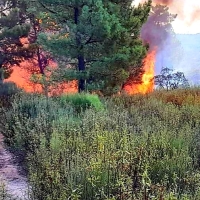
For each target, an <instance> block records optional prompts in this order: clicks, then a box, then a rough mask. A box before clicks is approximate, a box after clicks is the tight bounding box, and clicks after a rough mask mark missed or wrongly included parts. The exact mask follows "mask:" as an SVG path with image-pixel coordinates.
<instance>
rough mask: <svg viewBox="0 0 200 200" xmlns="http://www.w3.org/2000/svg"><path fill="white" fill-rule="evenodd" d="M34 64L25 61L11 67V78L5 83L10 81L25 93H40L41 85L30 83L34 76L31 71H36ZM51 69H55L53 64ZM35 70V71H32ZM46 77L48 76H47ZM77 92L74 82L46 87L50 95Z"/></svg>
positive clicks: (41, 90)
mask: <svg viewBox="0 0 200 200" xmlns="http://www.w3.org/2000/svg"><path fill="white" fill-rule="evenodd" d="M33 65H34V63H29V62H27V61H25V62H22V63H21V65H20V66H13V72H12V74H11V76H10V77H9V78H8V79H6V80H5V81H6V82H8V81H12V82H14V83H16V85H17V86H18V87H19V88H22V89H24V90H25V91H26V92H37V93H42V92H44V91H43V88H42V86H41V84H38V83H34V82H33V81H31V77H32V75H33V74H34V73H33V71H37V70H36V69H37V67H34V66H33ZM51 65H52V68H55V67H56V64H55V63H51ZM34 68H35V69H34ZM36 76H37V77H38V78H39V76H40V74H38V73H36ZM47 76H48V74H47ZM74 92H77V83H76V81H69V82H65V83H64V82H63V83H59V84H56V83H54V84H52V85H51V86H49V87H48V94H49V95H50V96H51V95H60V94H62V93H74Z"/></svg>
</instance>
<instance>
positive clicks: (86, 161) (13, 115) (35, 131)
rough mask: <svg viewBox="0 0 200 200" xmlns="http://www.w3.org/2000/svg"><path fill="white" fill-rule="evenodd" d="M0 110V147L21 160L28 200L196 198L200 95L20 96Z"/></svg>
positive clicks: (199, 183) (183, 92)
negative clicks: (1, 141)
mask: <svg viewBox="0 0 200 200" xmlns="http://www.w3.org/2000/svg"><path fill="white" fill-rule="evenodd" d="M3 98H4V97H3V96H2V99H3ZM8 101H9V103H8ZM1 104H2V106H1V127H0V129H1V130H2V132H3V134H4V136H5V138H6V140H5V141H6V142H7V144H9V145H10V146H12V147H13V148H17V149H20V150H23V151H25V152H26V155H27V156H26V163H27V168H28V178H29V182H30V185H31V188H32V195H31V197H30V199H33V200H67V199H69V200H150V199H152V200H176V199H181V200H189V199H194V200H198V199H200V188H199V187H200V170H199V169H200V88H191V89H187V90H173V91H168V92H166V91H156V92H154V93H151V94H148V95H135V96H124V95H122V96H115V97H109V98H105V97H104V98H101V99H99V98H98V96H95V95H88V94H81V95H73V97H72V96H70V97H69V96H62V97H51V98H46V97H44V96H41V95H36V94H35V95H33V94H26V93H22V92H21V93H20V92H18V93H17V94H15V95H14V96H10V97H9V98H8V100H7V101H6V103H5V101H3V100H1ZM0 196H1V193H0ZM0 199H1V197H0Z"/></svg>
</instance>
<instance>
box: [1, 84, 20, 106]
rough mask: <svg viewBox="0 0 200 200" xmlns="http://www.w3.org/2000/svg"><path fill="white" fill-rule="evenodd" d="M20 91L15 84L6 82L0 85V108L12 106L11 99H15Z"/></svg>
mask: <svg viewBox="0 0 200 200" xmlns="http://www.w3.org/2000/svg"><path fill="white" fill-rule="evenodd" d="M19 91H20V89H19V88H18V87H17V85H16V84H15V83H13V82H5V83H2V84H0V106H2V107H8V106H10V99H11V97H13V96H14V95H15V94H16V93H18V92H19Z"/></svg>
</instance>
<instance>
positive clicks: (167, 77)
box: [154, 68, 189, 90]
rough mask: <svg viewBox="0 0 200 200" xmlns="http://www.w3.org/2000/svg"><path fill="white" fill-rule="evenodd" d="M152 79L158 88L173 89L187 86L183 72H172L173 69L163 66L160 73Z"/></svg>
mask: <svg viewBox="0 0 200 200" xmlns="http://www.w3.org/2000/svg"><path fill="white" fill-rule="evenodd" d="M154 81H155V85H157V88H158V89H166V90H173V89H177V88H186V87H189V83H188V80H187V79H186V77H185V75H184V73H183V72H176V73H173V70H172V69H169V68H163V69H162V70H161V74H160V75H157V76H155V77H154Z"/></svg>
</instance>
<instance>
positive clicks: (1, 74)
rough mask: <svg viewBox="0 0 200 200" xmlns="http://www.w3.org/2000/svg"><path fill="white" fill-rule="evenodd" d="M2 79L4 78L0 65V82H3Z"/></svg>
mask: <svg viewBox="0 0 200 200" xmlns="http://www.w3.org/2000/svg"><path fill="white" fill-rule="evenodd" d="M3 80H4V70H3V67H2V66H0V84H3Z"/></svg>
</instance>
